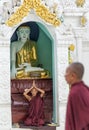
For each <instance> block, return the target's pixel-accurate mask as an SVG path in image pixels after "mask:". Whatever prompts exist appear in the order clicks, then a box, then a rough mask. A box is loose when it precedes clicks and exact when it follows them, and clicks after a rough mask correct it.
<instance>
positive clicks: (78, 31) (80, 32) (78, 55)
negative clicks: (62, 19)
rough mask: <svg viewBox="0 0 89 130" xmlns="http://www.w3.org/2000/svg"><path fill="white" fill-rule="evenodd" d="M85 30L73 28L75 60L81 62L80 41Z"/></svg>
mask: <svg viewBox="0 0 89 130" xmlns="http://www.w3.org/2000/svg"><path fill="white" fill-rule="evenodd" d="M84 31H85V28H80V27H77V28H74V34H75V39H76V58H77V59H76V60H77V61H80V62H82V49H83V48H82V39H83V33H84Z"/></svg>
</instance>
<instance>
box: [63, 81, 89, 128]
mask: <svg viewBox="0 0 89 130" xmlns="http://www.w3.org/2000/svg"><path fill="white" fill-rule="evenodd" d="M65 130H89V88H88V87H87V86H86V85H85V84H84V83H83V82H82V81H81V82H79V83H75V84H73V85H72V86H71V89H70V93H69V97H68V103H67V111H66V123H65Z"/></svg>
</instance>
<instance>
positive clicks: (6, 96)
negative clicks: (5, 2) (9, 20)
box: [0, 0, 89, 130]
mask: <svg viewBox="0 0 89 130" xmlns="http://www.w3.org/2000/svg"><path fill="white" fill-rule="evenodd" d="M65 2H66V0H65ZM68 2H69V3H70V4H69V3H68ZM61 3H62V6H63V7H64V14H63V15H64V20H65V21H64V23H63V24H62V25H61V26H60V27H56V28H55V27H53V26H52V25H49V24H46V23H45V22H44V21H43V20H42V21H41V19H39V18H38V17H37V16H35V14H34V13H32V14H29V16H27V17H26V18H25V19H24V20H23V21H22V22H25V21H30V19H31V20H33V21H39V22H41V23H42V24H44V26H46V27H47V29H48V30H49V32H50V33H51V35H52V36H53V38H54V40H55V43H56V50H57V51H56V52H55V56H56V62H57V70H56V74H57V86H58V104H59V108H58V111H59V112H58V118H59V126H58V127H57V128H56V129H57V130H64V125H65V112H66V102H67V97H68V92H69V88H68V85H67V84H66V81H65V79H64V73H65V69H66V67H67V65H68V47H69V45H70V44H71V43H73V44H74V45H75V51H74V52H73V58H74V59H73V60H74V61H81V62H82V63H84V65H85V67H86V70H85V75H84V81H85V82H87V84H88V85H89V80H88V77H89V76H88V75H89V73H88V72H89V67H88V66H89V62H88V57H89V39H88V38H87V37H86V35H88V34H89V33H88V32H87V33H86V32H85V31H86V30H87V26H85V27H82V26H81V25H80V21H79V20H80V17H81V16H82V15H83V13H84V12H86V10H87V8H84V9H76V6H73V5H72V4H73V2H72V3H71V2H70V1H68V0H67V5H65V4H64V3H63V1H62V0H61ZM87 3H88V1H87ZM65 6H67V7H65ZM71 7H72V8H71ZM17 26H18V25H17ZM0 28H1V31H0V129H2V130H15V129H16V130H20V128H12V120H11V92H10V91H11V88H10V37H11V35H12V34H13V32H14V30H15V29H16V27H13V28H10V27H7V26H5V25H0ZM84 32H85V33H84ZM22 130H25V129H22Z"/></svg>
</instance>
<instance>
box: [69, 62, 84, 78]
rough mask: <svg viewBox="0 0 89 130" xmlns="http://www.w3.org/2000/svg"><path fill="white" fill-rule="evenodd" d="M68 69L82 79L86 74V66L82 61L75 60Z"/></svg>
mask: <svg viewBox="0 0 89 130" xmlns="http://www.w3.org/2000/svg"><path fill="white" fill-rule="evenodd" d="M68 69H69V70H70V71H71V72H73V73H75V74H76V76H77V78H78V79H80V80H81V79H82V77H83V74H84V66H83V64H82V63H80V62H73V63H71V64H70V65H69V67H68Z"/></svg>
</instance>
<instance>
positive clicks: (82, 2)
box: [75, 0, 85, 7]
mask: <svg viewBox="0 0 89 130" xmlns="http://www.w3.org/2000/svg"><path fill="white" fill-rule="evenodd" d="M75 3H76V5H77V6H78V7H79V6H80V7H83V5H84V3H85V0H76V2H75Z"/></svg>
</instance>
